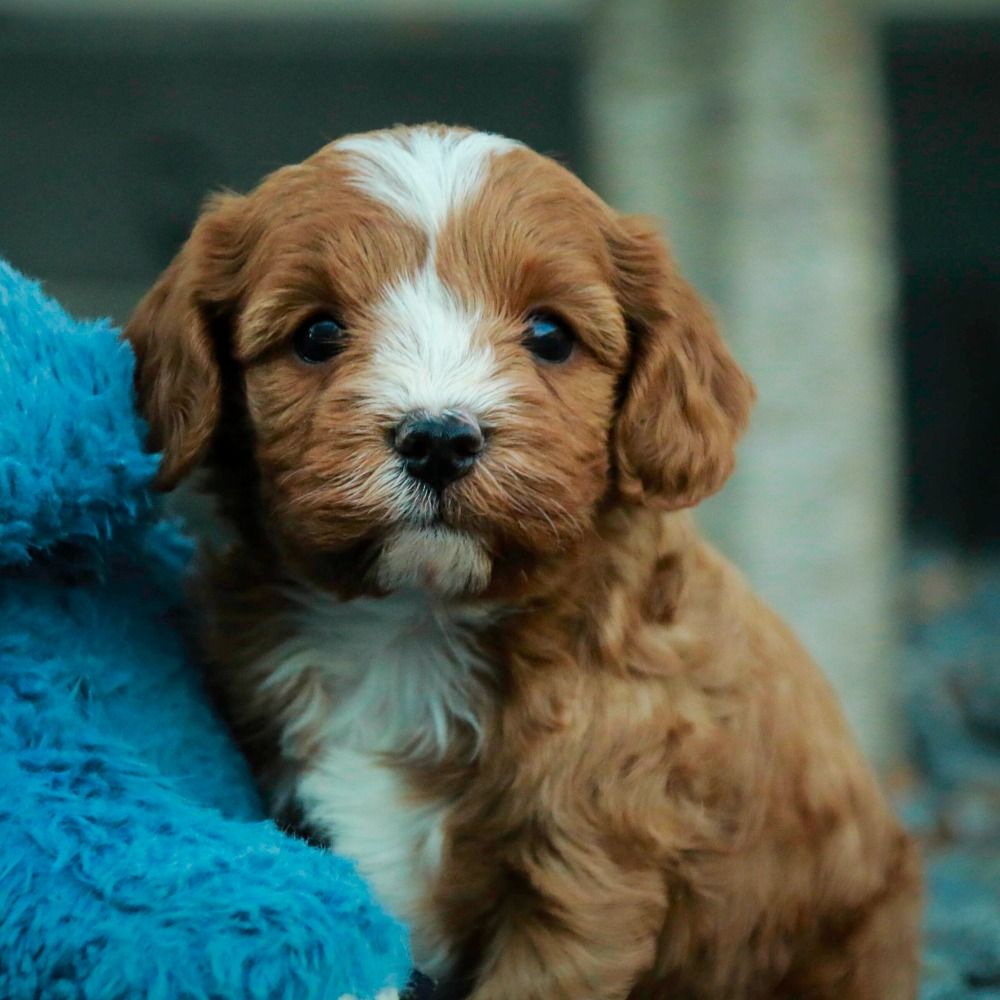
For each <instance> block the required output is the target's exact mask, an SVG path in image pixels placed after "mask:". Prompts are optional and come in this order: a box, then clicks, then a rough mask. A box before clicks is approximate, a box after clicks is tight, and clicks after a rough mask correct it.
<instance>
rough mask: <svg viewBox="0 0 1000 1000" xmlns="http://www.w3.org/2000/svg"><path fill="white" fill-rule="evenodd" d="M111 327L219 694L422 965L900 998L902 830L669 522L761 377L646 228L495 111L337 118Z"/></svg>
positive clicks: (210, 225) (794, 664)
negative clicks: (393, 919)
mask: <svg viewBox="0 0 1000 1000" xmlns="http://www.w3.org/2000/svg"><path fill="white" fill-rule="evenodd" d="M126 335H127V337H128V338H129V340H130V341H131V342H132V344H133V345H134V347H135V350H136V354H137V356H138V368H137V385H138V393H139V398H140V401H141V405H142V409H143V411H144V413H145V416H146V418H147V420H148V422H149V426H150V428H151V440H150V443H151V446H152V447H153V448H155V449H157V450H159V451H162V453H163V459H162V465H161V469H160V485H161V486H162V487H163V488H165V489H169V488H171V487H173V486H174V485H175V484H176V483H177V482H178V481H179V480H180V479H182V478H183V477H184V476H186V475H187V474H188V473H189V472H191V471H192V470H193V469H195V468H196V467H198V468H200V469H203V470H204V471H205V473H206V477H207V478H206V481H207V484H208V489H209V490H210V492H211V493H212V494H214V496H215V497H216V498H217V500H218V502H219V508H220V512H221V514H222V516H223V517H224V519H225V520H226V522H227V523H228V524H229V525H230V526H231V528H232V529H233V537H234V539H235V540H234V542H233V543H232V544H231V545H230V547H228V548H227V549H226V550H225V551H217V552H214V553H206V554H205V557H204V560H203V563H204V564H203V568H202V571H201V574H200V584H199V589H198V605H199V608H200V611H201V614H202V628H203V632H202V635H203V639H204V648H205V655H206V660H207V663H208V664H209V675H210V678H211V681H212V683H213V685H214V687H215V689H216V690H217V692H218V695H219V698H220V702H221V704H222V705H223V707H224V710H225V711H226V713H227V715H228V717H229V719H230V721H231V723H232V725H233V727H234V729H235V732H236V733H237V735H238V736H239V738H240V739H241V740H242V741H243V743H244V746H245V747H246V750H247V753H248V755H249V757H250V759H251V761H252V763H253V764H254V766H255V767H256V769H257V773H258V775H259V778H260V781H261V784H262V787H263V788H264V790H265V792H266V794H267V795H268V797H269V800H270V802H271V805H272V808H273V810H274V812H275V815H277V816H279V817H283V816H293V815H294V816H295V817H297V821H298V822H300V823H301V828H302V829H304V830H308V831H309V832H310V833H311V834H313V835H314V836H315V837H317V838H318V839H320V840H321V841H323V842H325V843H328V844H329V845H330V846H331V847H332V848H334V849H336V850H337V851H339V852H341V853H343V854H346V855H348V856H350V857H352V858H354V859H356V861H357V863H358V866H359V868H360V870H361V871H362V872H363V873H364V874H365V875H366V876H367V877H368V878H369V879H370V881H371V883H372V885H373V886H374V888H375V890H376V892H377V894H378V895H379V897H380V898H381V900H382V901H383V903H384V905H385V906H386V907H387V908H389V909H390V910H391V911H393V912H394V913H396V914H397V915H398V916H399V917H400V918H401V919H403V920H404V921H405V922H406V923H407V924H408V925H409V926H410V928H411V929H412V935H413V947H414V952H415V958H416V961H417V963H418V965H419V967H420V968H422V969H423V970H424V971H425V972H427V973H428V974H429V975H430V976H432V977H433V978H435V979H436V980H438V981H439V982H441V983H442V984H444V985H443V988H445V989H447V990H449V991H451V992H452V993H453V994H454V993H458V994H466V993H467V994H468V995H469V996H471V997H473V998H475V1000H536V998H537V1000H613V998H614V1000H622V998H626V997H628V998H633V1000H639V998H650V1000H654V998H655V1000H756V998H761V1000H765V998H766V1000H780V998H787V1000H810V998H815V1000H862V998H866V1000H906V998H911V997H913V996H914V992H915V978H916V967H917V964H916V963H917V957H916V954H917V925H918V914H919V881H920V879H919V870H918V863H917V860H916V857H915V853H914V850H913V847H912V845H911V844H910V842H909V841H908V839H907V837H906V836H905V835H904V833H903V832H902V831H901V830H900V828H899V826H898V825H897V823H896V822H895V821H894V819H893V817H892V815H891V813H890V811H889V809H888V808H887V806H886V803H885V801H884V800H883V797H882V795H881V794H880V792H879V789H878V787H877V785H876V782H875V779H874V778H873V776H872V774H871V772H870V770H869V768H868V766H867V765H866V763H865V762H864V760H863V759H862V757H861V755H860V753H859V751H858V749H857V748H856V747H855V745H854V742H853V740H852V738H851V735H850V733H849V732H848V729H847V727H846V725H845V723H844V720H843V718H842V716H841V713H840V710H839V708H838V706H837V704H836V701H835V698H834V696H833V694H832V693H831V691H830V688H829V686H828V685H827V683H826V681H825V680H824V679H823V677H822V676H821V674H820V672H819V670H818V669H817V668H816V666H814V664H813V663H812V662H811V661H810V659H809V657H808V655H807V654H806V653H805V652H804V651H803V649H802V647H801V646H800V645H799V644H798V642H797V641H796V639H795V638H794V636H793V635H792V634H791V632H790V631H789V630H788V628H787V627H786V626H785V625H784V624H782V622H781V621H780V620H779V619H778V618H777V617H776V616H775V615H774V614H773V613H772V612H771V611H770V610H769V609H768V608H767V607H766V606H765V605H764V604H762V603H761V601H760V600H759V599H758V598H757V597H755V596H754V594H753V593H752V592H751V591H750V590H749V589H748V587H747V584H746V582H745V581H744V580H743V579H742V577H741V576H740V575H739V573H738V572H737V571H736V570H735V569H733V568H732V567H731V566H730V565H729V564H728V563H727V562H726V561H725V560H724V559H723V558H722V557H721V556H720V555H719V554H718V553H717V552H715V551H714V550H713V549H712V548H711V547H710V546H709V545H708V544H706V542H705V541H703V540H702V539H701V538H700V537H699V535H698V533H697V531H696V528H695V526H694V523H693V521H692V519H691V517H690V515H689V513H688V512H687V508H690V507H692V506H694V505H695V504H696V503H698V501H699V500H701V499H702V498H703V497H705V496H707V495H709V494H710V493H713V492H714V491H715V490H717V489H718V488H719V487H720V486H721V485H722V483H723V482H724V480H725V479H726V477H727V476H728V474H729V472H730V470H731V468H732V466H733V458H734V455H733V452H734V446H735V444H736V441H737V438H738V437H739V435H740V433H741V431H742V430H743V428H744V426H745V424H746V422H747V416H748V412H749V410H750V406H751V403H752V400H753V389H752V387H751V384H750V382H749V380H748V379H747V377H746V376H745V375H744V373H743V372H742V371H741V370H740V368H739V367H738V366H737V364H736V363H735V361H734V360H733V358H732V357H731V356H730V354H729V352H728V351H727V349H726V347H725V346H724V344H723V342H722V341H721V339H720V337H719V335H718V333H717V332H716V329H715V326H714V324H713V321H712V319H711V317H710V315H709V313H708V312H707V310H706V308H705V306H704V305H703V304H702V302H701V301H700V300H699V298H698V296H697V295H696V294H695V293H694V291H693V290H692V289H691V287H690V286H689V285H688V284H687V283H686V282H685V281H684V279H683V278H681V277H680V276H679V275H678V273H677V270H676V268H675V265H674V263H673V261H672V260H671V258H670V255H669V254H668V252H667V250H666V249H665V247H664V245H663V243H662V242H661V241H660V239H659V238H658V237H657V236H656V234H655V233H654V231H653V230H652V229H651V227H650V225H649V223H648V222H646V221H645V220H643V219H641V218H636V217H631V216H622V215H618V214H616V213H615V212H614V211H612V210H611V209H609V208H608V207H607V206H606V205H605V204H604V203H603V202H602V201H601V200H600V199H599V198H598V197H597V196H596V195H595V194H594V193H593V192H591V191H590V190H589V189H588V188H587V187H585V186H584V185H583V184H582V183H581V182H580V181H579V180H577V179H576V178H575V177H573V176H572V175H571V174H570V173H569V172H568V171H566V170H565V169H564V168H563V167H561V166H559V165H558V164H556V163H554V162H553V161H552V160H550V159H547V158H545V157H543V156H540V155H538V154H536V153H534V152H532V151H531V150H529V149H527V148H525V147H524V146H523V145H521V144H520V143H517V142H513V141H510V140H507V139H503V138H501V137H499V136H496V135H488V134H484V133H480V132H474V131H469V130H465V129H456V128H445V127H441V126H436V125H430V126H423V127H416V128H395V129H391V130H388V131H381V132H373V133H370V134H365V135H352V136H348V137H347V138H344V139H341V140H339V141H337V142H333V143H331V144H330V145H328V146H326V147H324V148H323V149H321V150H320V151H319V152H318V153H316V154H315V155H314V156H311V157H310V158H309V159H307V160H305V162H303V163H300V164H297V165H295V166H289V167H285V168H283V169H281V170H278V171H276V172H275V173H273V174H272V175H271V176H269V177H268V178H267V179H265V180H264V181H263V183H261V185H260V186H259V187H258V188H257V189H256V190H255V191H253V192H252V193H250V194H249V195H246V196H238V195H234V194H223V195H220V196H217V197H215V198H213V199H212V200H210V201H209V202H208V204H207V207H206V208H205V211H204V213H203V214H202V216H201V217H200V218H199V219H198V222H197V224H196V225H195V227H194V231H193V233H192V234H191V237H190V239H189V240H188V242H187V243H186V244H185V246H184V247H183V248H182V249H181V250H180V252H179V253H178V255H177V257H176V259H175V260H174V261H173V263H172V264H171V265H170V266H169V267H168V268H167V270H166V272H165V273H164V274H163V276H162V277H161V278H160V279H159V281H158V282H157V283H156V285H155V286H154V287H153V288H152V290H151V291H150V292H149V293H148V294H147V295H146V297H145V298H144V299H143V301H142V302H141V303H140V305H139V306H138V308H137V310H136V312H135V314H134V316H133V317H132V319H131V320H130V322H129V323H128V326H127V330H126ZM804 377H805V373H804ZM178 750H179V752H181V751H182V748H178Z"/></svg>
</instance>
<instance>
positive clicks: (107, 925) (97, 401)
mask: <svg viewBox="0 0 1000 1000" xmlns="http://www.w3.org/2000/svg"><path fill="white" fill-rule="evenodd" d="M141 438H142V427H141V425H140V424H139V422H138V421H137V419H136V417H135V416H134V414H133V402H132V355H131V351H130V349H129V348H128V346H127V345H126V344H124V343H123V342H121V341H120V339H119V337H118V334H117V331H115V330H114V329H113V328H112V327H110V326H109V325H108V324H106V323H102V322H95V323H85V322H76V321H75V320H73V319H72V318H70V317H69V316H67V315H66V314H65V313H64V312H63V311H62V309H61V308H60V307H59V306H58V305H57V304H55V303H54V302H52V301H51V300H50V299H47V298H46V297H45V296H44V295H43V294H42V292H41V290H40V288H39V286H38V285H36V284H34V283H33V282H30V281H28V280H26V279H25V278H24V277H23V276H22V275H20V274H19V273H18V272H16V271H15V270H13V269H12V268H10V267H9V266H7V265H6V264H4V263H3V262H0V996H2V997H4V998H9V1000H17V998H22V997H24V998H27V997H40V996H44V997H47V998H61V997H66V998H69V997H74V998H88V1000H98V998H99V1000H118V998H121V1000H126V998H134V997H149V998H161V1000H167V998H170V1000H177V998H192V1000H194V998H208V997H225V998H227V1000H229V998H242V997H246V998H265V997H266V998H278V997H280V998H316V1000H320V998H323V1000H334V998H337V997H340V996H345V995H351V996H354V997H358V998H370V997H373V996H374V995H375V994H376V993H377V992H378V991H380V990H381V989H383V988H386V987H399V986H401V985H402V984H403V983H404V982H405V981H406V977H407V974H408V972H409V967H410V963H409V957H408V951H407V943H406V936H405V933H404V931H403V929H402V928H401V927H400V926H399V925H398V924H397V923H396V922H395V921H394V920H392V919H391V918H390V917H388V916H387V915H386V914H385V913H384V912H383V911H382V910H381V909H380V908H379V907H378V905H377V903H376V902H375V900H374V899H373V897H372V895H371V893H370V891H369V889H368V888H367V886H366V885H365V884H364V883H363V882H362V881H361V879H360V878H359V877H358V875H357V874H356V872H355V870H354V868H353V866H352V865H351V864H350V863H349V862H348V861H346V860H344V859H342V858H338V857H335V856H333V855H332V854H330V853H328V852H326V851H322V850H319V849H316V848H313V847H310V846H308V845H307V844H305V843H304V842H301V841H298V840H295V839H293V838H291V837H289V836H286V835H285V834H283V833H281V832H280V831H279V830H278V829H277V828H276V827H275V826H274V824H273V823H271V822H270V821H268V820H266V819H265V817H264V814H263V811H262V809H261V804H260V802H259V801H258V799H257V796H256V793H255V791H254V788H253V784H252V781H251V778H250V775H249V774H248V772H247V769H246V767H245V765H244V762H243V760H242V757H241V756H240V754H239V752H238V751H237V749H236V748H235V747H234V745H233V744H232V742H231V741H230V739H229V737H228V734H227V732H226V730H225V728H224V726H223V725H222V723H221V722H220V720H219V719H218V718H217V717H216V715H215V714H214V712H213V711H212V708H211V707H210V703H209V701H208V699H207V697H206V695H205V692H204V691H203V690H202V687H201V684H200V681H199V678H198V675H197V673H196V671H195V670H194V669H193V668H192V666H191V664H190V661H189V660H188V658H187V657H186V655H185V649H184V645H183V642H182V639H181V632H180V630H179V628H178V626H177V621H176V620H175V616H176V609H177V608H178V606H179V604H180V594H181V583H182V577H183V573H184V569H185V566H186V564H187V561H188V558H189V556H190V549H189V546H188V545H187V543H186V542H185V540H184V539H183V538H182V536H181V535H180V534H179V533H178V532H177V531H176V529H175V528H173V527H172V526H171V525H169V524H167V523H165V522H163V521H162V520H159V519H158V517H157V513H156V510H155V507H154V505H153V503H152V502H151V500H150V498H149V495H148V493H147V486H148V483H149V480H150V478H151V476H152V474H153V472H154V470H155V465H156V462H155V458H153V457H150V456H148V455H144V454H143V452H142V441H141Z"/></svg>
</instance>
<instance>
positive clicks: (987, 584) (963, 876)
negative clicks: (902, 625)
mask: <svg viewBox="0 0 1000 1000" xmlns="http://www.w3.org/2000/svg"><path fill="white" fill-rule="evenodd" d="M931 562H932V563H933V559H932V560H931ZM939 562H940V561H939ZM923 569H924V571H925V572H928V573H930V574H934V573H937V574H938V575H939V576H944V577H947V575H948V570H947V568H946V567H944V568H942V565H938V566H936V567H935V566H934V565H930V566H929V567H927V566H925V567H923ZM944 589H945V590H948V589H949V587H948V585H947V584H946V585H945V587H944ZM953 589H954V590H955V591H956V592H955V593H953V594H952V596H951V598H950V599H949V600H947V601H946V602H944V606H943V607H940V608H937V609H934V610H932V611H931V612H930V613H927V614H925V615H923V616H922V620H920V621H919V622H918V623H917V624H916V625H914V626H913V627H912V629H911V634H910V635H909V637H908V642H907V647H906V657H905V663H904V677H905V684H906V704H907V711H908V716H909V722H910V727H911V732H912V734H913V739H914V754H915V758H916V761H917V763H918V765H919V767H920V769H921V771H922V774H923V777H924V779H925V785H924V787H923V789H922V790H921V791H920V792H919V793H918V794H917V795H915V796H914V797H913V798H912V799H911V801H910V802H909V803H908V804H907V807H906V809H905V810H904V815H906V818H907V819H908V820H909V822H910V824H911V825H912V826H913V827H915V828H917V829H918V830H920V831H921V832H923V833H924V834H925V835H927V836H928V837H929V838H931V839H932V840H933V839H938V840H943V841H944V842H945V843H946V844H947V846H946V847H944V848H939V849H937V850H933V851H931V852H930V853H929V857H928V864H927V897H928V898H927V918H926V945H925V974H924V983H923V989H922V991H921V998H922V1000H1000V562H997V561H995V560H992V561H991V560H985V561H984V562H983V563H982V565H981V566H980V567H979V568H978V571H977V572H975V573H973V574H971V579H970V580H969V581H967V582H965V583H964V585H963V586H961V587H956V588H953Z"/></svg>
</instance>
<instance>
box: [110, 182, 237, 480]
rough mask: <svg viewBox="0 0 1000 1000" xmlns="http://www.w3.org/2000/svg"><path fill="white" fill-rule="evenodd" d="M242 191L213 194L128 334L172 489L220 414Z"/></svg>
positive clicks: (144, 406)
mask: <svg viewBox="0 0 1000 1000" xmlns="http://www.w3.org/2000/svg"><path fill="white" fill-rule="evenodd" d="M242 201H243V199H242V198H239V197H237V196H235V195H220V196H216V197H215V198H213V199H211V200H210V201H209V202H208V204H207V205H206V208H205V211H204V212H203V214H202V215H201V217H200V218H199V220H198V222H197V224H196V225H195V228H194V230H193V231H192V233H191V236H190V238H189V239H188V241H187V243H185V244H184V246H183V247H182V248H181V250H180V252H179V253H178V254H177V256H176V257H175V258H174V260H173V262H172V263H171V264H170V266H169V267H168V268H167V269H166V270H165V271H164V272H163V274H162V275H160V278H159V279H158V280H157V282H156V284H155V285H153V287H152V288H151V289H150V290H149V291H148V292H147V293H146V295H145V296H144V297H143V299H142V300H141V301H140V303H139V305H138V306H137V307H136V309H135V311H134V312H133V314H132V316H131V317H130V319H129V321H128V323H126V325H125V330H124V335H125V337H126V338H127V339H128V340H129V341H130V343H131V344H132V348H133V350H134V351H135V356H136V369H135V386H136V394H137V396H138V400H139V407H140V409H141V411H142V414H143V416H144V417H145V418H146V422H147V423H148V424H149V438H148V440H147V446H148V447H149V449H150V450H151V451H160V452H162V453H163V457H162V460H161V462H160V470H159V473H158V475H157V478H156V486H157V487H158V488H159V489H163V490H170V489H173V487H174V486H176V485H177V483H178V481H179V480H180V479H181V478H182V477H183V476H184V475H185V474H186V473H187V472H188V471H190V469H191V468H192V466H193V465H194V464H195V463H196V462H197V461H198V460H199V459H200V458H201V457H202V456H203V455H204V453H205V451H206V450H207V448H208V445H209V442H210V441H211V438H212V434H213V432H214V430H215V426H216V424H217V422H218V419H219V410H220V407H221V379H220V374H219V366H218V361H217V358H216V345H215V344H214V343H213V337H212V326H213V322H214V321H215V318H216V317H217V316H218V314H219V312H220V310H221V309H222V308H223V306H224V304H225V303H226V301H227V300H229V301H231V297H232V296H234V295H235V287H236V284H237V282H236V277H237V273H238V270H239V256H240V253H239V247H238V242H237V239H236V232H237V221H238V216H239V215H240V214H241V204H240V203H241V202H242Z"/></svg>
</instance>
